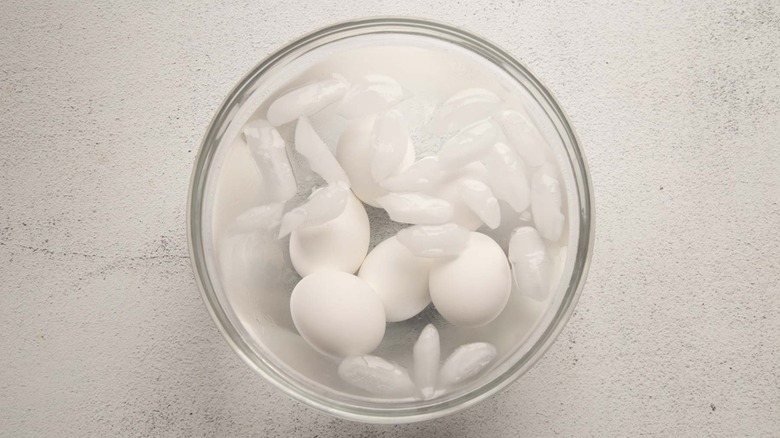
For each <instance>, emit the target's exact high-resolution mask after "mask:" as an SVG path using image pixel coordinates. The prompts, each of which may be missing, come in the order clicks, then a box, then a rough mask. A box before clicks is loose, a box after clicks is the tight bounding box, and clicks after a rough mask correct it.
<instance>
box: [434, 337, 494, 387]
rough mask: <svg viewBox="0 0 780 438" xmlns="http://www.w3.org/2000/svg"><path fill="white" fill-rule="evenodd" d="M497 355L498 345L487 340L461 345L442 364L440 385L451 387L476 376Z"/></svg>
mask: <svg viewBox="0 0 780 438" xmlns="http://www.w3.org/2000/svg"><path fill="white" fill-rule="evenodd" d="M495 357H496V347H494V346H492V345H490V344H488V343H486V342H475V343H473V344H466V345H461V346H460V347H458V348H456V349H455V351H454V352H453V353H452V354H451V355H450V357H448V358H447V360H445V361H444V365H442V366H441V370H440V371H439V383H438V387H439V388H449V387H452V385H455V384H458V383H461V382H463V381H465V380H468V379H470V378H472V377H474V376H476V375H477V374H479V373H480V371H482V370H483V369H484V368H485V367H486V366H487V364H489V363H490V362H491V361H492V360H493V359H495Z"/></svg>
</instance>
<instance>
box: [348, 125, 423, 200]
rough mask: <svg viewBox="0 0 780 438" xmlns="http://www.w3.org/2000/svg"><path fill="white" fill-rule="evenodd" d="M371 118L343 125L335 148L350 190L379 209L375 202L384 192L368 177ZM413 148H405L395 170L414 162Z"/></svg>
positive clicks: (369, 172)
mask: <svg viewBox="0 0 780 438" xmlns="http://www.w3.org/2000/svg"><path fill="white" fill-rule="evenodd" d="M374 119H375V117H373V116H369V117H364V118H362V119H356V120H353V121H352V122H350V123H349V125H347V127H346V129H344V132H343V133H342V134H341V137H339V142H338V146H337V147H336V159H337V160H338V162H339V164H341V167H342V168H343V169H344V171H345V172H347V176H348V177H349V182H350V183H351V184H352V191H353V192H355V195H356V196H357V197H358V198H360V200H361V201H363V202H365V203H366V204H368V205H370V206H372V207H377V208H381V206H380V205H379V203H377V202H376V199H377V198H379V197H381V196H384V195H386V194H387V193H388V191H387V190H385V189H384V188H382V186H380V185H379V183H378V182H377V181H375V180H374V178H373V176H372V175H371V141H370V139H371V131H372V130H373V127H374ZM414 159H415V153H414V147H412V145H411V144H410V145H409V148H408V149H407V151H406V155H404V158H403V160H402V161H401V165H400V166H399V167H398V169H397V170H396V171H398V170H401V169H405V168H407V167H409V166H410V165H411V164H412V163H414Z"/></svg>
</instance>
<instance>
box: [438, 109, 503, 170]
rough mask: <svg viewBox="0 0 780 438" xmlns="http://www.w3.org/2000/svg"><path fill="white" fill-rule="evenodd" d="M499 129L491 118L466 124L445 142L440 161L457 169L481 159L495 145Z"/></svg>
mask: <svg viewBox="0 0 780 438" xmlns="http://www.w3.org/2000/svg"><path fill="white" fill-rule="evenodd" d="M498 130H499V128H498V125H497V124H496V122H494V121H493V120H491V119H486V120H481V121H479V122H476V123H472V124H471V125H468V126H466V127H465V128H463V129H461V130H460V131H459V132H458V133H457V134H455V136H454V137H452V138H450V139H449V140H447V141H446V142H445V143H444V146H442V148H441V151H439V161H440V162H441V164H442V165H444V166H445V167H447V168H448V169H457V168H460V167H463V166H465V165H466V164H469V163H471V162H473V161H478V160H481V159H482V158H483V157H484V155H485V154H486V153H487V151H488V150H489V149H490V146H493V143H494V142H495V140H496V137H497V136H498Z"/></svg>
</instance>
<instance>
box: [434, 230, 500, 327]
mask: <svg viewBox="0 0 780 438" xmlns="http://www.w3.org/2000/svg"><path fill="white" fill-rule="evenodd" d="M429 286H430V293H431V299H432V300H433V304H434V305H435V306H436V309H437V310H438V311H439V313H440V314H441V316H443V317H444V318H445V319H446V320H447V321H449V322H451V323H453V324H455V325H457V326H461V327H480V326H483V325H485V324H487V323H489V322H490V321H492V320H494V319H495V318H496V317H497V316H498V315H499V314H500V313H501V311H502V310H504V306H506V303H507V300H509V292H510V291H511V288H512V277H511V271H510V269H509V262H508V261H507V258H506V256H505V255H504V251H503V250H502V249H501V247H500V246H498V244H497V243H496V242H495V241H494V240H493V239H491V238H490V237H488V236H486V235H484V234H481V233H474V232H472V233H471V238H470V239H469V242H468V243H467V244H466V248H465V249H464V250H463V251H462V252H461V253H460V255H458V256H457V257H453V258H442V259H437V260H436V262H435V263H434V264H433V266H432V267H431V275H430V279H429Z"/></svg>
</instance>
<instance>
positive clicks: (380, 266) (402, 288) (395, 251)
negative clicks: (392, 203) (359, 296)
mask: <svg viewBox="0 0 780 438" xmlns="http://www.w3.org/2000/svg"><path fill="white" fill-rule="evenodd" d="M431 263H432V260H431V259H426V258H422V257H416V256H414V255H413V254H412V253H411V252H410V251H409V250H408V249H406V247H405V246H404V245H402V244H401V243H400V242H399V241H398V239H397V238H396V237H395V236H393V237H391V238H389V239H387V240H385V241H384V242H382V243H380V244H379V245H377V246H376V248H374V249H373V250H371V252H370V253H369V254H368V256H367V257H366V259H365V260H364V261H363V266H361V267H360V272H359V273H358V277H360V278H362V279H363V280H365V281H366V283H368V284H370V285H371V287H372V288H373V289H374V292H376V293H377V294H378V295H379V299H380V300H381V301H382V304H383V305H384V308H385V317H386V318H387V321H388V322H396V321H403V320H405V319H409V318H411V317H413V316H414V315H417V314H418V313H420V311H422V310H423V309H424V308H425V307H426V306H427V305H428V304H429V303H430V302H431V296H430V294H429V293H428V272H429V270H430V268H431Z"/></svg>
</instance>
